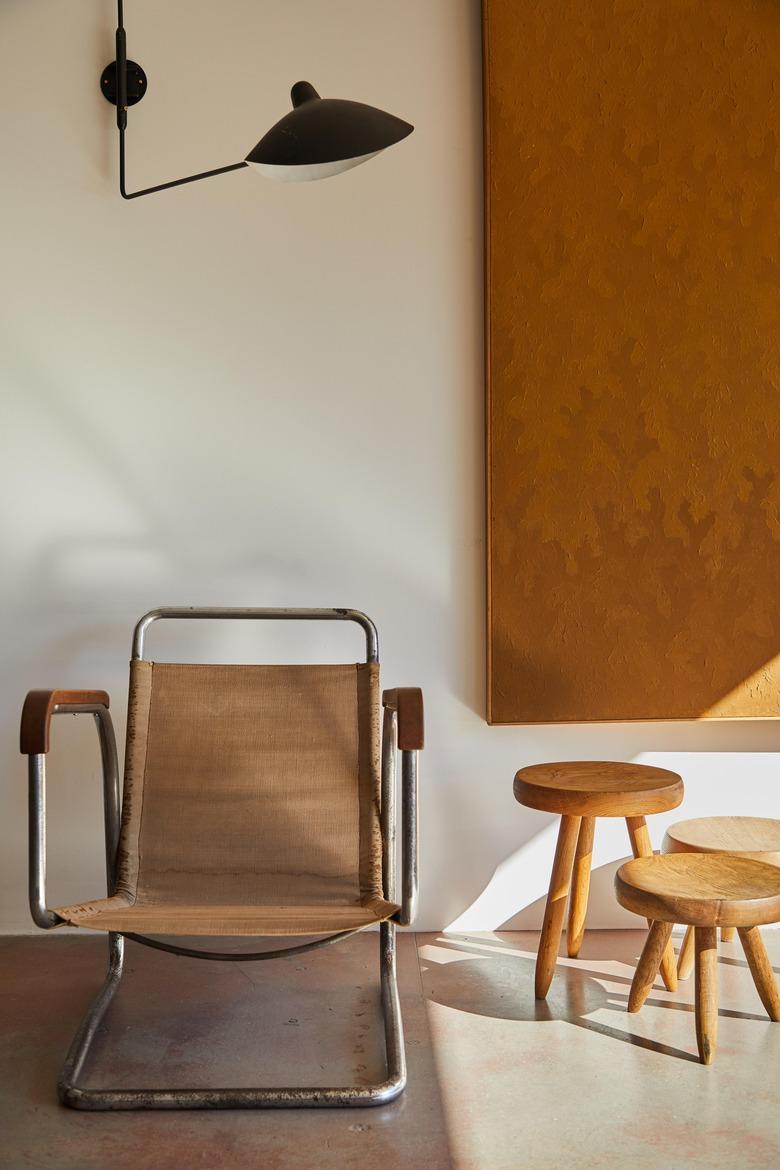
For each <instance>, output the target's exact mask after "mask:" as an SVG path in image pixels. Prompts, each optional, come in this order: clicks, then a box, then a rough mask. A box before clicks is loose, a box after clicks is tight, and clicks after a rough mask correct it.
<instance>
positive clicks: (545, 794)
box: [514, 760, 683, 817]
mask: <svg viewBox="0 0 780 1170" xmlns="http://www.w3.org/2000/svg"><path fill="white" fill-rule="evenodd" d="M514 793H515V800H518V801H519V802H520V804H524V805H526V806H527V807H528V808H536V809H540V810H541V811H542V812H551V813H563V814H565V815H568V816H576V817H643V816H646V815H647V814H649V813H657V812H668V811H669V809H672V808H677V806H678V804H680V802H681V801H682V798H683V782H682V780H681V778H680V777H679V776H678V775H677V773H676V772H667V771H666V770H665V769H664V768H652V767H650V766H648V765H647V764H620V763H615V762H613V761H607V760H584V761H567V762H564V763H558V764H532V765H531V766H530V767H529V768H521V769H520V771H519V772H518V773H517V774H516V775H515V783H514Z"/></svg>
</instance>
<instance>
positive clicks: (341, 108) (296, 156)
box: [100, 0, 414, 199]
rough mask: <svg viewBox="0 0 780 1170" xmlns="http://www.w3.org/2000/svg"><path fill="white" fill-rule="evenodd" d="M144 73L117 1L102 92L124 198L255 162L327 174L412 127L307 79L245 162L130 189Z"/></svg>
mask: <svg viewBox="0 0 780 1170" xmlns="http://www.w3.org/2000/svg"><path fill="white" fill-rule="evenodd" d="M146 87H147V81H146V74H145V73H144V71H143V69H142V68H141V66H140V65H137V64H136V63H135V61H128V59H127V49H126V37H125V27H124V14H123V3H122V0H117V30H116V61H113V62H112V63H111V64H110V65H107V66H106V68H105V69H104V70H103V73H102V75H101V78H100V89H101V92H102V94H103V96H104V97H105V98H106V99H107V100H108V101H110V102H111V103H112V104H113V105H115V106H116V124H117V127H118V128H119V190H120V192H121V194H122V198H123V199H137V198H138V197H139V195H151V194H152V193H153V192H154V191H167V190H168V188H169V187H180V186H181V185H182V183H195V182H197V181H198V180H199V179H210V178H211V177H212V176H213V175H224V174H227V172H228V171H239V170H241V169H242V168H243V167H252V168H253V169H254V170H255V171H257V172H258V173H259V174H263V175H267V176H269V177H270V178H275V179H281V180H285V181H290V180H292V181H296V180H297V181H301V180H307V179H325V178H328V177H329V176H330V175H338V174H340V173H341V172H342V171H348V170H350V168H351V167H356V166H359V164H360V163H363V162H367V161H368V160H369V159H370V158H373V157H374V156H375V155H377V154H379V153H380V152H381V151H383V150H385V149H386V148H387V147H388V146H393V145H394V144H395V143H396V142H400V141H401V139H402V138H406V137H407V135H409V134H411V133H412V130H413V129H414V127H413V126H411V125H410V124H409V123H408V122H404V121H403V120H402V119H401V118H396V117H395V116H394V115H393V114H387V113H385V111H384V110H378V109H376V108H375V107H374V106H366V105H364V104H363V103H362V102H350V101H343V100H341V99H337V98H321V97H320V95H319V94H318V93H317V91H316V89H315V88H314V86H313V85H310V84H309V82H308V81H299V82H297V83H296V84H295V85H294V86H293V87H292V94H291V96H292V104H293V108H292V110H291V112H290V113H289V114H286V115H285V116H284V117H283V118H282V119H281V120H280V121H279V122H277V123H276V125H275V126H272V127H271V129H270V130H269V131H268V133H267V134H266V135H265V136H264V137H263V138H261V139H260V141H259V142H258V144H257V146H255V147H254V149H253V150H251V151H250V152H249V154H248V155H247V156H246V158H245V159H244V160H243V161H242V162H237V163H231V164H230V166H227V167H217V168H216V169H215V170H213V171H202V172H201V173H200V174H197V175H187V177H186V178H184V179H174V180H173V181H172V182H170V183H159V184H158V185H157V186H156V187H146V188H144V190H143V191H128V190H127V189H126V186H125V130H126V129H127V110H128V107H129V106H134V105H135V104H136V103H137V102H140V100H141V98H142V97H143V96H144V94H145V93H146Z"/></svg>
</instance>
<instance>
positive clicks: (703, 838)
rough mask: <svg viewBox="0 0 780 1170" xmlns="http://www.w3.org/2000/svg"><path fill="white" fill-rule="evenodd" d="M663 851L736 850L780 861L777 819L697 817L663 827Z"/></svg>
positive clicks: (768, 861) (778, 822)
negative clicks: (665, 828)
mask: <svg viewBox="0 0 780 1170" xmlns="http://www.w3.org/2000/svg"><path fill="white" fill-rule="evenodd" d="M663 852H664V853H739V854H740V855H741V856H743V857H752V858H753V859H754V860H755V861H764V862H767V863H768V864H770V865H780V821H775V820H771V819H770V818H769V817H697V818H696V819H694V820H690V821H678V822H677V824H676V825H672V826H671V827H670V828H669V829H667V830H666V836H665V837H664V844H663Z"/></svg>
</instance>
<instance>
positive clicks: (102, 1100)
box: [30, 609, 417, 1111]
mask: <svg viewBox="0 0 780 1170" xmlns="http://www.w3.org/2000/svg"><path fill="white" fill-rule="evenodd" d="M187 617H192V618H271V619H273V618H280V619H291V620H295V619H303V620H307V619H314V620H316V619H324V620H329V619H331V620H342V621H354V622H357V623H358V624H359V625H360V626H361V627H362V628H363V630H364V632H365V634H366V661H367V662H377V661H378V654H379V649H378V639H377V634H376V629H375V627H374V625H373V623H372V622H371V621H370V619H369V618H367V617H366V615H365V614H362V613H360V612H359V611H357V610H347V609H337V610H313V609H312V610H295V609H284V610H269V609H242V610H238V609H229V610H224V609H198V610H194V609H159V610H153V611H151V612H150V613H148V614H146V615H145V616H144V617H143V618H142V619H141V621H140V622H139V623H138V625H137V626H136V629H135V634H134V638H133V657H134V658H141V657H143V651H144V634H145V632H146V630H147V629H148V627H149V625H151V623H152V622H154V621H157V620H159V619H161V618H187ZM61 709H62V710H66V709H68V710H79V711H87V710H89V711H90V712H91V713H92V714H94V715H95V716H96V718H97V719H98V724H99V729H100V731H101V751H102V753H103V765H104V773H103V774H104V794H105V808H106V814H105V826H106V867H107V874H108V888H109V894H110V893H112V892H113V889H114V869H115V865H116V853H117V843H118V839H119V788H118V774H117V769H116V748H115V746H113V732H112V731H111V734H110V737H109V735H108V732H109V731H110V730H111V723H110V717H109V716H108V712H107V711H106V709H105V708H100V710H99V711H98V710H97V709H94V710H93V709H92V708H87V707H79V708H78V709H76V708H74V707H70V708H65V707H63V708H61ZM59 710H60V708H55V711H59ZM112 747H113V750H112ZM402 755H403V763H402V772H403V809H404V822H403V826H402V828H403V861H404V877H403V903H402V908H401V911H400V912H399V915H397V916H396V917H397V918H398V919H399V920H400V921H402V922H404V923H409V922H411V920H412V918H413V916H414V909H415V905H416V899H417V864H416V857H417V809H416V800H417V789H416V776H417V769H416V753H410V752H404V753H402ZM395 757H396V717H395V712H389V711H386V712H385V719H384V727H383V737H382V775H381V807H380V815H381V828H382V839H383V859H382V864H383V871H382V872H383V884H384V889H385V896H386V897H387V898H388V900H390V901H395V897H394V895H395V886H396V860H395V849H396V793H395V788H396V784H395ZM410 757H414V759H413V760H411V759H410ZM44 768H45V765H44V757H43V756H34V757H31V760H30V776H31V797H30V802H31V803H30V807H31V813H34V815H32V816H31V838H30V840H31V852H30V858H31V869H30V874H31V879H30V881H31V886H30V889H31V906H32V907H33V917H35V915H36V908H37V910H38V913H39V917H36V922H38V923H39V925H43V922H44V921H45V922H46V928H50V927H51V926H54V925H57V924H58V923H59V922H60V921H61V920H60V919H59V918H57V916H56V915H54V914H52V912H51V911H48V910H46V905H45V884H44V877H45V863H44V846H45V805H44V799H43V796H44ZM33 780H34V784H33V783H32V781H33ZM33 826H34V830H35V831H34V833H33ZM33 838H34V840H33ZM33 846H34V848H33ZM412 861H413V862H414V864H413V865H411V868H410V869H409V870H408V872H407V866H408V865H410V864H411V862H412ZM33 862H34V863H35V864H34V866H33ZM33 894H35V899H36V900H35V902H34V901H33ZM45 914H46V915H50V916H51V918H52V919H53V921H51V922H49V921H48V920H47V919H45V918H43V915H45ZM354 933H357V932H356V931H346V932H342V933H340V934H339V935H333V936H329V937H328V938H325V939H319V940H317V941H316V942H315V943H305V944H302V945H300V946H293V947H290V948H288V949H286V950H285V951H266V952H261V953H259V954H247V953H241V954H226V953H221V954H220V953H217V952H198V951H190V950H188V949H186V948H179V947H175V946H172V945H169V944H166V943H159V942H157V941H156V940H152V939H147V938H145V937H143V936H135V937H134V936H132V935H128V936H126V937H130V938H134V941H137V942H141V943H144V944H145V945H147V946H153V947H156V948H158V949H161V950H169V951H173V952H174V953H176V954H182V955H186V956H187V957H197V958H205V959H222V960H229V961H230V960H232V961H236V960H248V961H251V960H258V959H264V958H283V957H285V956H292V955H296V954H300V953H301V952H302V951H304V950H310V949H312V948H313V947H315V946H324V945H328V944H329V943H331V942H336V941H340V939H342V938H347V937H349V936H350V935H351V934H354ZM123 961H124V937H123V936H122V935H120V934H116V933H113V932H112V933H109V962H108V972H107V974H106V978H105V982H104V983H103V987H102V988H101V990H100V992H99V993H98V996H97V998H96V1000H95V1002H94V1003H93V1004H92V1006H91V1008H90V1009H89V1011H88V1013H87V1015H86V1016H85V1018H84V1020H83V1022H82V1024H81V1026H80V1028H79V1030H78V1032H77V1033H76V1035H75V1037H74V1039H73V1043H72V1044H71V1046H70V1050H69V1052H68V1056H67V1058H66V1061H65V1065H64V1067H63V1070H62V1074H61V1076H60V1079H59V1081H58V1094H59V1099H60V1101H61V1103H62V1104H63V1105H67V1106H69V1107H71V1108H75V1109H82V1110H93V1111H98V1110H132V1109H155V1110H157V1109H160V1110H163V1109H165V1110H170V1109H268V1108H270V1109H291V1108H300V1107H346V1108H356V1107H364V1106H373V1105H386V1104H388V1103H389V1102H391V1101H393V1100H395V1099H396V1098H397V1097H398V1096H399V1095H400V1094H401V1093H402V1092H403V1090H404V1088H405V1087H406V1077H407V1072H406V1056H405V1051H404V1034H403V1023H402V1020H401V1008H400V1001H399V996H398V980H397V958H396V922H395V921H387V922H382V923H380V926H379V970H380V986H381V1002H382V1015H383V1020H384V1033H385V1051H386V1067H387V1075H386V1077H385V1079H384V1080H383V1081H381V1082H379V1083H378V1084H374V1085H350V1086H340V1087H326V1088H325V1087H324V1088H318V1087H308V1088H307V1087H303V1088H295V1087H280V1088H262V1089H260V1088H216V1089H187V1088H183V1089H170V1090H169V1089H87V1088H84V1087H82V1086H80V1085H79V1084H77V1081H78V1079H79V1077H80V1076H81V1074H82V1072H83V1070H84V1066H85V1063H86V1060H87V1057H88V1055H89V1050H90V1046H91V1044H92V1041H93V1039H94V1037H95V1035H96V1033H97V1031H98V1029H99V1027H100V1024H101V1022H102V1020H103V1017H104V1016H105V1014H106V1011H107V1010H108V1007H109V1005H110V1003H111V1001H112V999H113V997H114V995H115V994H116V991H117V989H118V987H119V984H120V981H121V977H122V968H123Z"/></svg>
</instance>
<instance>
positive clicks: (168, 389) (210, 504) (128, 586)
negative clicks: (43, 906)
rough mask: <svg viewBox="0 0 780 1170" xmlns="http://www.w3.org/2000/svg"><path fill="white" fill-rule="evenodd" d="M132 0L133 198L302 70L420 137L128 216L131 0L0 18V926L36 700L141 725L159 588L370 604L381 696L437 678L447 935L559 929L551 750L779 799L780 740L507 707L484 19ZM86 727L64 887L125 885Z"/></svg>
mask: <svg viewBox="0 0 780 1170" xmlns="http://www.w3.org/2000/svg"><path fill="white" fill-rule="evenodd" d="M126 8H127V13H126V19H127V23H128V51H129V55H130V56H131V58H135V59H137V60H139V61H140V62H141V63H142V64H143V66H144V68H145V69H146V71H147V73H148V76H149V93H148V97H147V98H145V100H144V102H143V103H142V104H141V105H140V106H139V107H138V108H137V109H135V110H133V111H131V114H130V130H129V132H128V156H129V167H130V178H131V182H132V183H133V184H134V185H138V186H140V185H145V184H151V183H156V182H162V181H164V180H166V179H169V178H176V177H178V176H180V175H183V174H186V173H189V172H192V171H197V170H200V169H204V168H209V167H212V166H219V165H223V164H226V163H229V162H232V161H235V160H236V159H238V158H240V157H242V156H243V155H244V154H245V153H246V151H247V150H248V149H250V148H251V147H252V146H253V145H254V143H255V142H256V141H257V139H258V138H259V137H260V135H261V134H262V133H263V132H264V131H265V129H267V128H268V126H270V124H271V123H272V122H273V121H274V120H275V119H276V118H277V117H279V116H280V115H281V114H282V113H284V112H285V111H286V109H287V102H288V99H287V94H288V90H289V86H290V84H291V83H292V82H294V81H296V80H298V79H299V78H308V79H309V80H311V81H312V82H313V83H314V84H315V85H316V86H317V87H318V88H319V89H320V91H321V92H322V93H323V94H332V95H339V96H345V97H353V98H357V99H364V100H366V101H369V102H373V103H375V104H377V105H380V106H383V107H384V108H386V109H389V110H391V111H392V112H394V113H397V114H398V115H400V116H402V117H405V118H408V119H409V120H410V121H412V122H414V123H415V125H416V130H415V133H414V134H413V135H412V137H411V138H409V139H408V140H407V141H406V142H404V143H402V144H400V145H399V146H398V147H396V148H394V149H393V150H391V151H388V152H387V153H386V154H385V155H383V156H382V157H381V158H379V159H377V160H375V161H373V162H372V163H371V164H370V165H367V166H365V167H362V168H360V169H358V170H355V171H352V172H350V173H348V174H346V175H343V176H340V177H338V178H336V179H332V180H328V181H326V182H323V183H315V184H309V185H301V186H282V185H280V186H276V185H274V184H272V183H267V182H264V181H263V180H261V179H259V178H257V177H256V176H254V175H251V174H249V173H248V172H246V173H244V172H241V173H239V174H233V175H228V176H224V177H221V178H217V179H213V180H210V181H209V182H205V183H200V184H196V185H194V186H192V187H185V188H182V189H180V190H174V191H169V192H166V193H163V194H160V195H157V196H150V197H149V198H147V199H143V200H139V201H138V202H136V203H128V204H126V203H123V202H122V200H121V199H120V198H119V196H118V193H117V191H116V157H115V147H116V142H115V129H114V125H113V115H114V111H113V109H112V108H111V107H110V106H109V105H108V104H107V103H106V102H104V101H103V99H102V98H101V97H100V95H99V93H98V91H97V82H98V77H99V75H100V71H101V70H102V68H103V66H104V65H105V64H106V62H107V61H109V60H111V59H112V58H113V30H114V23H115V12H114V5H113V3H111V2H110V0H90V2H89V3H87V2H86V0H68V3H63V2H61V0H34V2H31V0H6V2H5V3H4V4H3V5H2V8H1V9H0V76H2V79H3V81H2V101H1V102H0V141H2V144H3V159H2V163H3V167H2V169H3V180H2V186H1V187H0V235H1V236H2V245H1V247H0V255H2V266H3V281H2V293H1V294H0V295H2V301H3V303H2V312H1V313H0V399H1V410H2V427H1V428H0V476H2V491H1V492H0V536H1V539H2V562H3V569H2V576H1V577H0V588H1V589H2V596H1V597H0V620H1V621H2V629H0V647H1V648H2V677H1V680H0V685H1V688H2V689H1V691H0V767H1V768H2V793H1V797H0V799H1V801H2V803H1V804H0V867H2V868H1V872H0V898H1V901H0V929H2V930H4V931H24V930H30V929H33V928H32V926H31V924H30V921H29V916H28V913H27V909H26V904H25V890H26V860H25V851H26V813H25V801H26V782H25V772H24V764H23V760H22V758H21V757H20V756H19V754H18V749H17V729H18V713H19V708H20V705H21V701H22V698H23V696H24V693H25V691H26V690H27V689H28V688H30V687H33V686H39V687H40V686H44V687H45V686H61V687H69V686H96V687H105V688H106V689H108V690H109V691H110V692H111V695H112V706H113V711H114V715H115V719H116V723H117V728H118V731H119V733H120V736H122V735H123V733H124V713H125V703H126V688H127V665H126V664H127V658H128V656H129V645H130V635H131V631H132V626H133V623H134V621H135V620H136V618H137V617H138V616H139V615H140V614H141V613H143V612H144V611H145V610H147V609H149V608H150V607H152V606H155V605H159V604H199V605H208V604H225V605H231V604H233V605H351V606H356V607H359V608H362V609H365V610H366V611H367V612H368V613H369V614H371V615H372V616H373V617H374V619H375V620H376V622H377V624H378V626H379V630H380V635H381V639H382V647H383V653H382V661H383V682H384V685H386V686H390V685H404V684H409V685H414V684H419V685H421V686H422V687H424V689H425V692H426V703H427V721H428V743H429V747H428V748H427V749H426V752H425V756H424V759H423V772H422V822H421V823H422V832H423V842H422V912H421V916H420V923H419V924H420V925H421V926H423V927H429V928H439V927H443V926H446V925H449V924H452V923H455V924H456V925H457V926H458V927H459V928H462V929H480V928H482V929H489V928H492V927H496V926H499V925H501V924H502V923H512V924H517V923H529V924H530V923H533V922H535V921H538V916H539V907H538V900H539V899H540V898H541V897H542V895H543V893H544V890H545V886H546V881H547V876H548V874H549V866H550V861H551V857H552V849H553V840H552V837H551V834H552V832H553V825H552V822H551V820H550V818H549V817H546V816H544V815H542V814H538V813H533V812H530V811H526V810H522V809H520V808H519V807H518V806H517V805H515V803H514V801H513V799H512V791H511V782H512V777H513V774H514V771H515V770H516V768H518V767H519V766H521V765H524V764H530V763H533V762H535V761H538V760H543V759H552V758H577V757H582V756H585V757H595V758H600V757H605V756H606V757H613V758H616V759H642V760H645V761H650V762H656V763H660V764H663V765H665V766H667V767H677V768H679V769H680V770H681V771H682V773H683V775H684V776H685V778H686V782H687V785H688V799H687V804H686V812H687V814H688V815H691V816H693V815H697V814H698V813H704V812H707V813H718V812H743V813H747V814H753V815H761V814H763V813H768V812H770V813H771V812H772V811H776V797H775V795H774V793H775V792H776V772H777V768H776V758H775V756H774V755H773V751H774V749H775V747H776V744H777V734H778V733H777V731H776V730H775V729H774V728H773V727H772V726H771V725H769V724H764V723H757V724H751V725H750V726H747V725H720V724H715V725H713V724H710V725H707V726H703V725H701V724H695V723H691V724H682V725H667V724H652V725H632V724H621V725H614V726H591V727H582V726H572V727H565V728H560V727H558V728H546V727H535V728H525V729H524V728H500V727H494V728H490V727H488V726H487V725H486V724H485V722H484V714H485V707H484V633H483V629H484V584H483V565H484V525H483V506H484V505H483V466H484V464H483V452H482V446H483V442H482V435H483V378H482V180H481V156H482V142H481V46H480V12H479V5H478V3H476V0H423V2H420V0H396V3H393V4H386V3H382V4H380V3H379V2H378V0H327V2H325V0H295V2H294V3H290V0H263V2H262V3H254V2H253V3H249V2H248V0H225V2H224V3H221V4H213V3H208V2H206V0H188V2H186V3H185V0H167V2H166V3H165V4H158V3H153V2H152V0H132V2H130V3H128V4H127V5H126ZM189 633H190V638H189V641H186V640H185V632H184V630H183V628H181V627H176V628H172V629H170V630H166V631H163V630H162V629H160V630H159V631H156V632H155V633H154V635H153V639H154V640H153V642H150V649H151V650H152V652H153V653H156V654H157V655H158V656H159V657H160V658H163V657H166V656H168V657H170V658H174V659H175V658H178V659H179V660H182V659H186V658H187V657H189V658H190V659H192V660H197V659H198V658H204V657H205V656H206V655H210V656H212V657H213V658H216V659H218V660H222V661H237V660H243V661H253V660H257V661H262V660H268V661H284V660H286V659H289V660H293V661H295V660H297V661H301V660H305V659H306V658H307V657H310V658H311V660H312V661H329V660H334V659H336V658H337V657H338V656H339V655H340V653H341V652H344V653H345V655H346V657H347V658H350V657H352V658H353V659H354V658H355V657H356V656H357V655H358V654H359V648H360V639H359V637H358V636H357V635H355V634H348V633H347V632H346V631H344V630H335V629H332V628H327V629H324V630H322V631H316V632H315V631H314V630H313V628H312V627H306V628H303V629H293V628H290V627H287V628H286V629H284V630H281V631H276V630H271V629H263V630H259V629H252V630H250V631H246V630H242V629H240V628H239V627H238V626H237V625H231V626H230V627H229V628H228V629H226V630H218V629H214V628H211V627H209V626H200V627H198V628H197V629H195V630H193V631H190V632H189ZM93 739H94V732H93V729H92V727H91V726H89V725H88V721H86V720H81V721H79V720H76V719H71V718H65V717H60V718H59V720H58V722H57V723H56V725H55V733H54V754H53V756H52V758H51V761H50V780H49V813H50V857H51V862H50V885H51V900H52V902H53V903H55V904H56V903H59V904H63V903H67V902H75V901H78V900H80V899H82V898H87V897H91V896H94V895H95V894H98V893H100V892H101V890H102V881H103V876H102V872H101V843H100V834H101V814H100V805H99V793H100V780H99V760H98V754H97V749H96V746H95V744H94V743H93ZM735 789H736V791H737V793H738V796H737V797H736V798H735V796H734V791H735ZM735 800H738V804H739V807H735ZM662 829H663V821H662V819H661V818H658V820H657V821H656V823H655V825H654V836H655V837H656V839H657V840H658V841H660V836H661V833H662ZM625 850H626V844H625V841H624V833H623V832H621V829H620V825H618V824H614V825H613V824H607V825H605V827H604V829H603V832H602V833H601V835H600V836H598V837H597V843H596V855H595V861H596V864H597V865H599V866H602V867H603V868H602V869H601V870H600V872H599V873H598V874H597V875H596V878H595V880H594V892H593V897H594V907H593V910H594V913H593V921H594V922H595V923H597V924H601V925H608V924H612V923H616V922H628V921H629V918H628V916H627V915H626V914H624V913H623V912H621V911H618V910H617V909H616V907H615V905H614V901H613V898H612V893H611V873H612V869H613V866H614V862H615V861H616V860H617V859H618V858H619V857H621V856H622V855H623V854H624V853H625ZM529 908H530V909H529Z"/></svg>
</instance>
